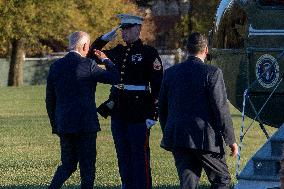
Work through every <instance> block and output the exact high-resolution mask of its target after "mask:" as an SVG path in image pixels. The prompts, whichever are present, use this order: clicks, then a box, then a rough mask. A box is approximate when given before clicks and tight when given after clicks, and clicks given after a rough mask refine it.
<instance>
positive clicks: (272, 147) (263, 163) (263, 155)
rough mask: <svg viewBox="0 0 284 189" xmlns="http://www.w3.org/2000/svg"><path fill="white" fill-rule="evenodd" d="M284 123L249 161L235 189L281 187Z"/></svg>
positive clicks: (274, 188) (272, 188) (270, 188)
mask: <svg viewBox="0 0 284 189" xmlns="http://www.w3.org/2000/svg"><path fill="white" fill-rule="evenodd" d="M283 144H284V124H282V126H281V127H280V128H279V129H278V130H277V131H276V133H275V134H274V135H273V136H272V137H271V138H270V139H269V140H268V141H267V142H266V143H265V144H264V145H263V146H262V147H261V148H260V149H259V150H258V151H257V152H256V154H255V155H254V156H253V157H252V158H251V159H250V160H249V161H248V163H247V164H246V166H245V167H244V169H243V170H242V172H241V173H240V175H239V176H238V178H237V179H238V183H237V184H236V185H235V187H234V189H279V188H280V177H279V170H280V159H281V155H282V146H283Z"/></svg>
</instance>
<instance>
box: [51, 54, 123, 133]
mask: <svg viewBox="0 0 284 189" xmlns="http://www.w3.org/2000/svg"><path fill="white" fill-rule="evenodd" d="M105 61H106V70H104V69H102V68H100V67H99V66H98V65H97V63H96V62H95V61H93V60H91V59H88V58H84V57H81V56H80V55H79V54H78V53H76V52H69V53H68V54H67V55H66V56H65V57H63V58H61V59H59V60H57V61H55V62H54V63H53V64H52V65H51V67H50V70H49V74H48V78H47V85H46V109H47V112H48V116H49V119H50V123H51V126H52V132H53V133H57V134H65V133H80V132H97V131H99V130H100V125H99V120H98V116H97V110H96V103H95V91H96V85H97V82H101V83H108V84H115V83H117V82H118V72H117V71H116V69H115V68H114V64H113V63H112V62H111V61H109V60H105Z"/></svg>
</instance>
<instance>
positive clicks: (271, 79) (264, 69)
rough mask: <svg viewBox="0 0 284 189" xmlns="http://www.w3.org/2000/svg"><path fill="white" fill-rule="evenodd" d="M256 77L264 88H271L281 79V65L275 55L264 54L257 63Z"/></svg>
mask: <svg viewBox="0 0 284 189" xmlns="http://www.w3.org/2000/svg"><path fill="white" fill-rule="evenodd" d="M255 72H256V78H257V81H258V82H259V84H260V85H261V86H263V87H264V88H267V89H268V88H271V87H274V86H275V85H276V83H277V82H278V80H279V65H278V62H277V60H276V58H274V57H273V56H271V55H270V54H264V55H262V56H261V57H259V59H258V60H257V63H256V70H255Z"/></svg>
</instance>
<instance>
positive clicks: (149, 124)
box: [146, 119, 157, 129]
mask: <svg viewBox="0 0 284 189" xmlns="http://www.w3.org/2000/svg"><path fill="white" fill-rule="evenodd" d="M156 123H157V121H154V120H152V119H146V126H147V128H148V129H151V127H153V126H154V125H155V124H156Z"/></svg>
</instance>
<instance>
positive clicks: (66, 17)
mask: <svg viewBox="0 0 284 189" xmlns="http://www.w3.org/2000/svg"><path fill="white" fill-rule="evenodd" d="M51 2H52V3H51ZM78 13H79V12H78V11H77V7H76V6H75V5H74V4H72V3H70V2H69V1H67V0H52V1H51V0H41V1H40V0H1V2H0V14H1V19H0V31H1V34H0V39H1V41H6V42H7V43H8V44H10V46H11V58H10V69H9V78H8V86H19V85H22V84H23V64H24V56H25V53H26V51H27V50H28V49H29V50H31V49H36V48H37V47H40V46H41V44H40V43H39V40H40V39H53V40H55V41H56V40H58V41H65V37H66V35H67V34H68V33H69V32H70V31H71V30H72V29H74V28H78V27H82V25H81V24H80V23H83V22H84V19H83V17H80V16H79V14H78ZM74 20H76V21H77V22H74ZM6 45H7V44H6ZM7 46H8V45H7ZM41 48H45V47H44V46H43V47H42V46H41Z"/></svg>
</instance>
